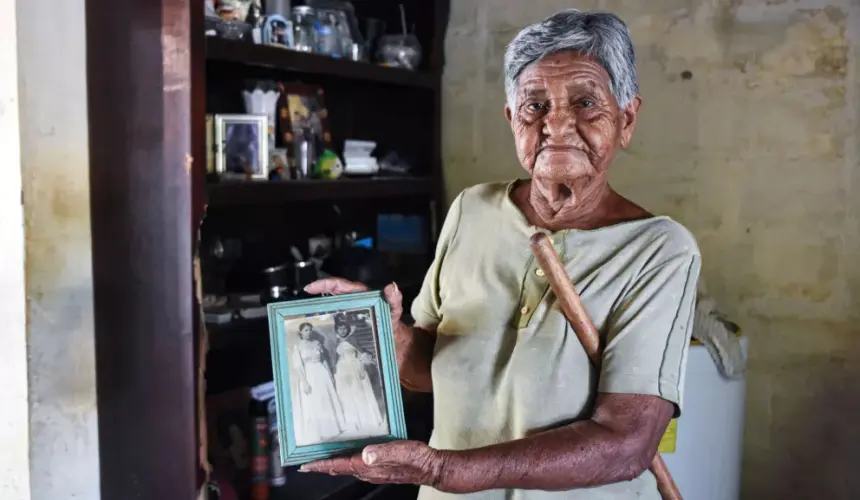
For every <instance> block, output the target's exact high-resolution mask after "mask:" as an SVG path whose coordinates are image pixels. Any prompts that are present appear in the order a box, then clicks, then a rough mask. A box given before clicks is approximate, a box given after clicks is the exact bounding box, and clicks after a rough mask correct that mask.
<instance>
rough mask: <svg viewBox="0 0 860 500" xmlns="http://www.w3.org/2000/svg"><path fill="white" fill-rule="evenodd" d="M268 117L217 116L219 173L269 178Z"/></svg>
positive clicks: (216, 132) (216, 131)
mask: <svg viewBox="0 0 860 500" xmlns="http://www.w3.org/2000/svg"><path fill="white" fill-rule="evenodd" d="M267 127H268V117H266V115H247V114H246V115H239V114H218V115H215V147H216V152H215V172H216V173H217V174H218V175H224V174H234V175H235V174H239V175H245V176H246V177H248V178H251V179H260V180H267V179H268V178H269V168H268V165H269V144H268V142H269V140H268V128H267Z"/></svg>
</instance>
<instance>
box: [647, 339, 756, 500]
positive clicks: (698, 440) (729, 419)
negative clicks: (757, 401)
mask: <svg viewBox="0 0 860 500" xmlns="http://www.w3.org/2000/svg"><path fill="white" fill-rule="evenodd" d="M741 345H742V348H743V352H744V353H746V352H747V339H746V338H743V337H742V338H741ZM688 356H689V357H688V359H687V375H686V381H685V387H684V412H683V413H682V414H681V418H679V419H678V420H677V428H676V438H675V451H674V453H666V452H663V453H662V456H663V460H664V461H665V462H666V465H667V466H668V468H669V472H671V473H672V478H673V479H674V480H675V483H676V484H677V485H678V489H679V490H680V491H681V495H682V496H683V497H684V498H685V499H687V500H738V498H740V487H741V451H742V447H743V429H744V396H745V392H746V379H745V378H742V379H740V380H729V379H727V378H725V377H723V376H722V375H721V374H720V372H719V371H718V370H717V366H716V365H715V364H714V361H713V360H712V359H711V356H710V354H708V351H707V349H705V347H704V346H702V345H692V346H690V352H689V355H688Z"/></svg>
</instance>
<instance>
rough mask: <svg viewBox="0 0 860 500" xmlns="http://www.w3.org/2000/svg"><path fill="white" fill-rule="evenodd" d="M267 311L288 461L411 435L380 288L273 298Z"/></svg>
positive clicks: (298, 461)
mask: <svg viewBox="0 0 860 500" xmlns="http://www.w3.org/2000/svg"><path fill="white" fill-rule="evenodd" d="M268 313H269V335H270V340H271V345H272V371H273V373H274V375H275V377H274V378H275V389H276V390H275V399H276V401H277V405H278V428H279V429H280V432H281V434H280V436H281V463H282V464H283V465H300V464H303V463H307V462H310V461H312V460H318V459H322V458H328V457H331V456H335V455H341V454H346V453H352V452H356V451H358V450H360V449H361V448H363V447H364V446H366V445H369V444H373V443H381V442H385V441H391V440H397V439H406V423H405V418H404V414H403V400H402V396H401V391H400V380H399V375H398V372H397V360H396V358H395V353H394V336H393V330H392V324H391V310H390V309H389V307H388V303H387V302H385V299H384V298H383V296H382V292H366V293H358V294H350V295H343V296H337V297H320V298H314V299H305V300H296V301H291V302H280V303H276V304H269V305H268Z"/></svg>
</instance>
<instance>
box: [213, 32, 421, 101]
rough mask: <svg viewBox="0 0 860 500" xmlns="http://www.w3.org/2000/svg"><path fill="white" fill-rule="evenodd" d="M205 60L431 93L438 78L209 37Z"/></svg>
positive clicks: (403, 70) (414, 72)
mask: <svg viewBox="0 0 860 500" xmlns="http://www.w3.org/2000/svg"><path fill="white" fill-rule="evenodd" d="M206 59H207V61H223V62H231V63H238V64H243V65H246V66H256V67H263V68H276V69H279V70H283V71H290V72H295V73H304V74H309V75H324V76H333V77H339V78H344V79H349V80H358V81H365V82H369V83H384V84H390V85H399V86H403V87H415V88H425V89H431V90H433V89H436V88H437V87H438V79H437V78H435V77H434V75H433V74H430V73H425V72H420V71H409V70H405V69H399V68H386V67H383V66H377V65H375V64H370V63H362V62H355V61H350V60H348V59H334V58H331V57H327V56H323V55H318V54H307V53H304V52H296V51H294V50H289V49H285V48H279V47H270V46H266V45H257V44H253V43H250V42H242V41H236V40H225V39H223V38H218V37H211V36H210V37H206Z"/></svg>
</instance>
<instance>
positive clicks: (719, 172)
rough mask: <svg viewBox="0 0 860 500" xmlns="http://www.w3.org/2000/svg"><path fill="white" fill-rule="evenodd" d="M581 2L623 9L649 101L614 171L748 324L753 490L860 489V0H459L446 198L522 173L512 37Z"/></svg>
mask: <svg viewBox="0 0 860 500" xmlns="http://www.w3.org/2000/svg"><path fill="white" fill-rule="evenodd" d="M572 7H575V8H580V9H583V10H595V9H596V10H607V11H611V12H614V13H616V14H618V15H620V16H621V17H622V18H623V19H624V20H625V21H626V22H627V23H628V24H629V25H630V27H631V30H632V33H633V39H634V42H635V44H636V49H637V57H638V70H639V82H640V87H641V92H642V96H643V100H644V103H643V107H642V113H641V116H640V121H639V125H638V129H637V132H636V135H635V139H634V142H633V144H632V146H631V147H630V148H629V149H628V150H626V151H625V152H624V153H623V154H621V155H620V156H619V157H618V159H617V161H616V163H615V165H614V166H613V171H612V173H611V179H612V182H613V185H614V186H615V187H616V188H617V189H618V190H619V191H620V192H622V193H623V194H625V195H626V196H628V197H630V198H632V199H633V200H635V201H636V202H638V203H640V204H642V205H643V206H645V207H646V208H648V209H649V210H651V211H653V212H655V213H661V214H667V215H670V216H672V217H674V218H675V219H676V220H678V221H680V222H682V223H683V224H685V225H686V226H687V227H688V228H689V229H690V230H691V231H692V232H693V233H694V234H695V235H696V237H697V238H698V241H699V245H700V247H701V250H702V254H703V263H704V269H703V277H704V278H705V280H706V282H707V284H708V286H709V289H710V291H711V292H712V293H713V294H714V295H715V296H716V298H717V300H718V302H719V303H720V305H721V307H722V308H723V309H724V310H725V311H726V312H727V313H728V314H729V315H730V316H732V317H733V318H735V319H736V320H737V321H738V322H739V323H740V324H741V325H742V326H743V328H744V331H745V333H746V334H747V336H748V337H749V339H750V349H751V359H750V365H749V376H748V382H747V384H748V385H747V390H748V396H747V416H746V424H745V425H746V437H745V445H744V450H745V451H744V469H743V470H744V480H743V483H744V486H743V498H745V499H756V500H758V499H770V498H791V499H824V498H827V499H856V498H860V474H858V473H857V472H856V471H858V470H860V469H859V468H860V425H858V424H857V422H860V362H858V361H860V336H858V330H860V328H858V326H857V317H858V308H857V303H858V298H860V297H858V295H860V263H858V262H857V260H858V256H860V230H858V229H860V227H858V220H860V196H857V195H856V194H855V193H856V192H857V190H858V188H860V163H858V162H860V151H858V141H860V125H858V122H860V98H858V91H860V82H858V69H857V68H858V63H860V55H858V54H860V1H858V0H829V1H828V0H686V1H685V0H661V1H654V2H645V1H642V0H615V1H613V0H605V1H578V2H563V1H561V0H529V1H519V0H504V1H492V2H490V1H479V0H456V1H453V2H452V6H451V9H452V12H451V22H450V26H449V31H448V37H447V40H446V54H447V64H446V69H445V77H444V113H443V114H444V148H445V152H444V159H445V175H446V186H447V192H448V198H449V200H450V199H453V197H454V196H455V195H456V194H457V193H458V192H459V191H460V190H461V189H463V188H464V187H467V186H469V185H472V184H476V183H479V182H486V181H489V180H499V179H509V178H512V177H515V176H520V175H523V172H522V171H521V170H520V167H519V165H518V164H517V161H516V157H515V155H514V148H513V143H512V140H511V132H510V128H509V127H508V124H507V122H506V121H505V119H504V115H503V106H504V92H503V75H502V71H501V67H502V55H503V52H504V48H505V45H506V44H507V43H508V41H510V39H511V38H512V37H513V36H514V35H515V34H516V32H517V31H518V30H519V29H521V28H522V27H523V26H525V25H527V24H530V23H533V22H537V21H539V20H541V19H542V18H544V17H546V16H547V15H550V14H552V13H553V12H556V11H558V10H561V9H565V8H572ZM685 72H689V74H685V76H687V77H689V78H683V77H682V76H681V75H682V73H685ZM690 76H691V77H690ZM702 432H708V430H707V429H702ZM702 451H703V453H706V452H707V451H706V450H702Z"/></svg>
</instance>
